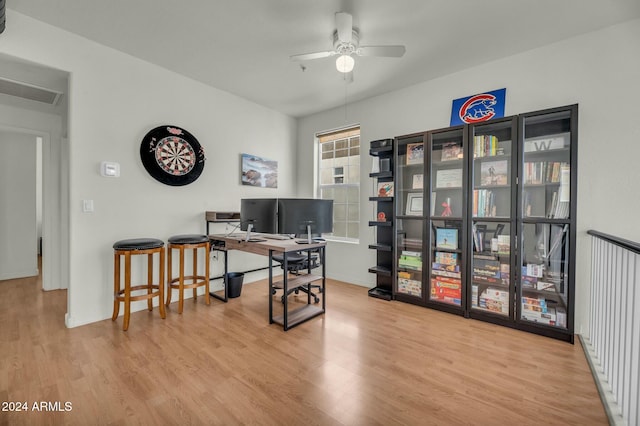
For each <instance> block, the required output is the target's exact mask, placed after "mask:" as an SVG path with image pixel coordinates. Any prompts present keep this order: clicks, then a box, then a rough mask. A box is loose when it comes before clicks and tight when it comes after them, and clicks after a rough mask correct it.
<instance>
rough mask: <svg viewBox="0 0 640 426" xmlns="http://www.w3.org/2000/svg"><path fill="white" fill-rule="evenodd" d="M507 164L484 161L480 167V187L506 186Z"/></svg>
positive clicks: (506, 162) (507, 181)
mask: <svg viewBox="0 0 640 426" xmlns="http://www.w3.org/2000/svg"><path fill="white" fill-rule="evenodd" d="M508 171H509V162H508V161H507V160H500V161H485V162H483V163H482V164H481V165H480V182H481V184H482V185H507V184H508V183H509V179H508Z"/></svg>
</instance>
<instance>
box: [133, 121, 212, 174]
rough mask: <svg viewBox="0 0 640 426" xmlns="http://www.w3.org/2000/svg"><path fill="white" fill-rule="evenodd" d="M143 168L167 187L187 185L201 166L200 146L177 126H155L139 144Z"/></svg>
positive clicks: (202, 155)
mask: <svg viewBox="0 0 640 426" xmlns="http://www.w3.org/2000/svg"><path fill="white" fill-rule="evenodd" d="M140 158H141V159H142V164H143V165H144V168H145V169H146V170H147V172H149V174H150V175H151V176H152V177H153V178H154V179H155V180H157V181H158V182H162V183H164V184H166V185H171V186H183V185H188V184H190V183H191V182H193V181H195V180H196V179H198V177H200V174H201V173H202V169H204V161H205V156H204V149H203V148H202V146H200V143H199V142H198V140H197V139H196V138H195V137H194V136H193V135H192V134H191V133H189V132H187V131H186V130H184V129H182V128H180V127H177V126H170V125H165V126H158V127H156V128H155V129H153V130H151V131H149V133H147V134H146V135H145V137H144V138H143V139H142V143H141V144H140Z"/></svg>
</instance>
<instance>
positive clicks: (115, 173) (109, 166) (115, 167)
mask: <svg viewBox="0 0 640 426" xmlns="http://www.w3.org/2000/svg"><path fill="white" fill-rule="evenodd" d="M100 174H101V175H102V176H104V177H120V164H118V163H114V162H112V161H103V162H102V163H100Z"/></svg>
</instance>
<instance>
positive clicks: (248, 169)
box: [241, 154, 278, 188]
mask: <svg viewBox="0 0 640 426" xmlns="http://www.w3.org/2000/svg"><path fill="white" fill-rule="evenodd" d="M241 157H242V174H241V179H242V184H243V185H249V186H260V187H263V188H277V187H278V162H277V161H274V160H268V159H266V158H262V157H258V156H256V155H250V154H242V155H241Z"/></svg>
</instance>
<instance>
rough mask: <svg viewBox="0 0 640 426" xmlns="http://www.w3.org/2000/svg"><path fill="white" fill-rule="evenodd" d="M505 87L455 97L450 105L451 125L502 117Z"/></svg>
mask: <svg viewBox="0 0 640 426" xmlns="http://www.w3.org/2000/svg"><path fill="white" fill-rule="evenodd" d="M506 94H507V89H498V90H493V91H491V92H484V93H480V94H477V95H473V96H467V97H466V98H460V99H455V100H454V101H453V105H452V107H451V126H457V125H459V124H473V123H479V122H481V121H487V120H491V119H493V118H500V117H504V100H505V96H506Z"/></svg>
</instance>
